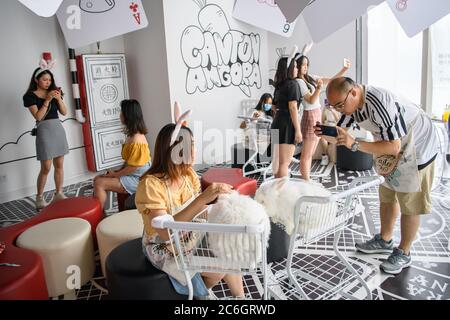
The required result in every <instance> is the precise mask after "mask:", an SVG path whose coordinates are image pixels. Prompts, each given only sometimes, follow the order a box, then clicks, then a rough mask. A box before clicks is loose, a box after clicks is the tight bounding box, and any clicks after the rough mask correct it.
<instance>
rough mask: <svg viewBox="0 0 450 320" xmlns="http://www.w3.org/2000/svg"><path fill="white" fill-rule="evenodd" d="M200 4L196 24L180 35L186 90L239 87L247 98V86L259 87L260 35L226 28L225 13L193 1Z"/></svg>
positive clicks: (195, 0)
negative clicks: (185, 69) (185, 71)
mask: <svg viewBox="0 0 450 320" xmlns="http://www.w3.org/2000/svg"><path fill="white" fill-rule="evenodd" d="M193 1H194V2H195V4H197V5H198V6H199V7H200V12H199V13H198V22H199V26H196V25H190V26H188V27H186V28H185V29H184V31H183V33H182V35H181V41H180V42H181V43H180V48H181V55H182V58H183V61H184V63H185V65H186V67H187V75H186V92H187V93H188V94H194V93H196V92H197V91H200V92H202V93H203V92H206V91H208V90H213V89H214V88H215V87H218V88H226V87H230V86H236V87H239V89H240V90H241V91H242V92H243V93H244V94H245V95H246V96H247V97H251V90H250V87H253V86H256V88H258V89H260V88H261V84H262V78H261V69H260V66H259V58H260V47H261V37H260V35H259V34H254V33H250V34H245V33H243V32H241V31H239V30H233V29H231V27H230V24H229V22H228V19H227V17H226V15H225V12H224V11H223V10H222V8H220V7H219V6H218V5H216V4H206V0H203V1H202V0H193Z"/></svg>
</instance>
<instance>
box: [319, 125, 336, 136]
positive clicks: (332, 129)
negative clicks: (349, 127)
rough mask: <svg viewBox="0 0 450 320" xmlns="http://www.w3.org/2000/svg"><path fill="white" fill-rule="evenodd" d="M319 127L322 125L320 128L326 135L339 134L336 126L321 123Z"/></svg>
mask: <svg viewBox="0 0 450 320" xmlns="http://www.w3.org/2000/svg"><path fill="white" fill-rule="evenodd" d="M318 127H320V130H322V135H324V136H330V137H337V136H338V131H337V129H336V127H332V126H324V125H319V126H318Z"/></svg>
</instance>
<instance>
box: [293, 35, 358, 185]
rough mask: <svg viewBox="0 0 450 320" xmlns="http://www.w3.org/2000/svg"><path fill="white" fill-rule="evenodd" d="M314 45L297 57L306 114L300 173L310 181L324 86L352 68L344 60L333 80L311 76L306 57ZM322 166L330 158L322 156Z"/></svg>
mask: <svg viewBox="0 0 450 320" xmlns="http://www.w3.org/2000/svg"><path fill="white" fill-rule="evenodd" d="M311 47H312V44H307V45H306V46H305V47H304V48H303V50H302V52H301V54H298V55H297V56H296V61H297V67H298V70H299V72H298V76H297V81H298V84H299V86H300V92H301V94H302V97H303V102H302V104H303V107H304V112H303V116H302V122H301V128H302V135H303V139H304V144H303V149H302V154H301V158H300V172H301V174H302V178H303V179H305V180H309V178H310V172H311V163H312V157H313V155H314V152H315V150H316V148H317V145H318V144H319V141H320V139H319V138H318V137H317V136H316V135H315V134H314V126H315V125H316V123H317V122H321V121H322V110H321V108H322V106H321V105H320V92H321V89H322V87H323V86H326V85H327V84H328V83H329V82H330V80H331V79H334V78H338V77H341V76H342V75H344V74H345V73H346V72H347V70H348V69H349V68H350V61H349V60H347V59H344V65H343V67H342V69H341V70H340V71H339V72H338V73H337V74H336V75H335V76H334V77H333V78H322V77H318V76H314V75H310V74H309V72H308V71H309V59H308V57H307V56H306V55H307V54H308V52H309V50H310V49H311ZM321 164H322V165H327V164H328V156H322V162H321Z"/></svg>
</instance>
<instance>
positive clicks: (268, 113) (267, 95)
mask: <svg viewBox="0 0 450 320" xmlns="http://www.w3.org/2000/svg"><path fill="white" fill-rule="evenodd" d="M269 99H272V100H273V98H272V95H271V94H270V93H264V94H263V95H262V96H261V98H260V99H259V102H258V104H257V105H256V107H255V109H256V110H258V111H264V108H263V105H264V104H265V103H266V101H267V100H269ZM264 113H265V114H266V116H273V110H269V111H264Z"/></svg>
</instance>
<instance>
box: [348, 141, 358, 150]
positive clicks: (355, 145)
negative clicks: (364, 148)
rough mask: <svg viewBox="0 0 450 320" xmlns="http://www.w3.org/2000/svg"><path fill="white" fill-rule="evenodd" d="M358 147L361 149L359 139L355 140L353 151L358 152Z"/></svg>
mask: <svg viewBox="0 0 450 320" xmlns="http://www.w3.org/2000/svg"><path fill="white" fill-rule="evenodd" d="M358 149H359V142H358V141H355V142H353V144H352V147H351V148H350V150H352V151H353V152H356V151H358Z"/></svg>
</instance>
